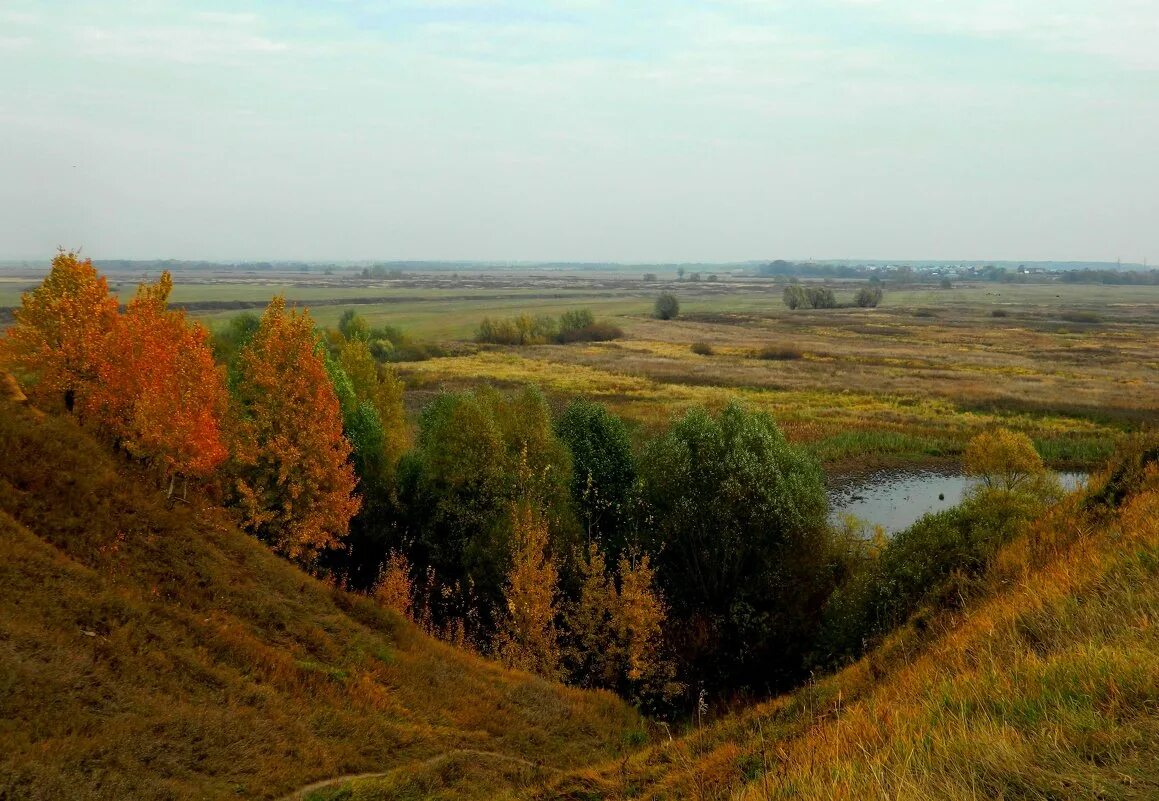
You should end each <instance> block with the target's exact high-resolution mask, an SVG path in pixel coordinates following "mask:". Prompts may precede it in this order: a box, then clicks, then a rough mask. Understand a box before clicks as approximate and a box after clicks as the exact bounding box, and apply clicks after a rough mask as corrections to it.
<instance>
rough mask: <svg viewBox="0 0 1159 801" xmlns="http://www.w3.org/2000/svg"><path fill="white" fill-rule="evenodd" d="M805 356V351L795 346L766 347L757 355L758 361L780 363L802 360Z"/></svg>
mask: <svg viewBox="0 0 1159 801" xmlns="http://www.w3.org/2000/svg"><path fill="white" fill-rule="evenodd" d="M804 355H805V353H804V351H802V350H801V349H800V348H798V347H796V346H794V345H765V346H764V347H763V348H761V349H760V350H758V351H757V353H756V356H757V358H758V359H764V360H766V361H778V362H785V361H792V360H793V359H800V358H802V357H804Z"/></svg>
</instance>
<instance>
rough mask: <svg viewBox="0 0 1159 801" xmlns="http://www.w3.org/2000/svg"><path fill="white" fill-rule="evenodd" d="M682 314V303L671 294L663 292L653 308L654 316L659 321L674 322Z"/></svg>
mask: <svg viewBox="0 0 1159 801" xmlns="http://www.w3.org/2000/svg"><path fill="white" fill-rule="evenodd" d="M679 314H680V301H679V300H677V298H676V296H675V295H673V294H672V293H671V292H661V293H660V294H659V295H658V296H657V297H656V304H655V306H653V307H652V316H653V317H655V318H657V319H658V320H674V319H676V317H677V316H678V315H679Z"/></svg>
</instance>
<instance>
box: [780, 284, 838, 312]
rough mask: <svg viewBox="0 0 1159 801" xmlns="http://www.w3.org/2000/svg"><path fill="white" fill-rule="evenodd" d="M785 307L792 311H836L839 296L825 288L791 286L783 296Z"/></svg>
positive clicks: (786, 288)
mask: <svg viewBox="0 0 1159 801" xmlns="http://www.w3.org/2000/svg"><path fill="white" fill-rule="evenodd" d="M783 298H784V301H785V305H786V306H788V307H789V308H790V309H835V308H837V296H836V295H834V294H833V290H832V289H829V288H828V287H823V286H802V285H801V284H790V285H789V286H787V287H785V292H784V295H783Z"/></svg>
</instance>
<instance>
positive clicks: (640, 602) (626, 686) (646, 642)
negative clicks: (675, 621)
mask: <svg viewBox="0 0 1159 801" xmlns="http://www.w3.org/2000/svg"><path fill="white" fill-rule="evenodd" d="M619 573H620V592H619V594H618V596H617V598H616V605H615V611H614V614H613V630H614V631H615V633H616V636H617V639H618V645H619V649H620V653H621V655H622V656H621V661H622V665H621V671H622V678H621V684H620V687H618V688H617V689H619V690H620V692H621V693H623V694H625V695H627V696H629V697H634V698H637V699H643V698H648V699H655V700H660V699H668V698H669V697H671V696H672V695H673V694H674V693H675V692H678V691H679V688H677V687H675V686H673V684H672V678H673V676H674V674H675V669H674V666H673V665H672V663H671V662H669V661H668V659H667V658H666V657H665V655H664V623H665V619H666V617H667V610H666V609H665V607H664V602H663V600H662V599H661V598H660V596H659V594H658V593H657V592H656V586H655V577H654V573H653V571H652V565H651V563H650V561H649V559H648V555H647V554H633V555H628V554H624V555H622V556H621V557H620V562H619Z"/></svg>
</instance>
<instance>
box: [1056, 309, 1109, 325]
mask: <svg viewBox="0 0 1159 801" xmlns="http://www.w3.org/2000/svg"><path fill="white" fill-rule="evenodd" d="M1059 319H1062V320H1066V321H1067V322H1068V323H1101V322H1102V321H1103V318H1102V317H1099V315H1097V314H1095V313H1094V312H1084V311H1065V312H1063V313H1062V314H1060V315H1059Z"/></svg>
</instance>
